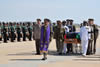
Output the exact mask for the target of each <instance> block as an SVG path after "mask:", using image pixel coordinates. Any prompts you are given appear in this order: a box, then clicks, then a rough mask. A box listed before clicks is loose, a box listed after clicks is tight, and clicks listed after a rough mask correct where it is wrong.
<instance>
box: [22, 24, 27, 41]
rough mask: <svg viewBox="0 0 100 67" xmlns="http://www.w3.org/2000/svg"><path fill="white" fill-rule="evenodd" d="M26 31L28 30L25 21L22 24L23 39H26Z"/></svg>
mask: <svg viewBox="0 0 100 67" xmlns="http://www.w3.org/2000/svg"><path fill="white" fill-rule="evenodd" d="M26 32H27V28H26V26H25V23H23V26H22V34H23V41H26Z"/></svg>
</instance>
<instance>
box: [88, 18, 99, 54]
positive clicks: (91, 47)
mask: <svg viewBox="0 0 100 67" xmlns="http://www.w3.org/2000/svg"><path fill="white" fill-rule="evenodd" d="M88 23H89V26H90V28H91V31H90V32H89V34H90V40H89V44H88V50H87V55H91V54H95V53H96V40H97V38H98V34H99V30H98V28H97V26H96V25H95V24H94V19H88Z"/></svg>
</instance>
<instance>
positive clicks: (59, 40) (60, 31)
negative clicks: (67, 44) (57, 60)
mask: <svg viewBox="0 0 100 67" xmlns="http://www.w3.org/2000/svg"><path fill="white" fill-rule="evenodd" d="M64 33H65V29H64V28H63V27H62V22H61V21H60V20H58V21H57V26H56V27H55V29H54V38H55V39H56V47H57V52H58V53H59V55H62V50H63V43H64Z"/></svg>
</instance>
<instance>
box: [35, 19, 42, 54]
mask: <svg viewBox="0 0 100 67" xmlns="http://www.w3.org/2000/svg"><path fill="white" fill-rule="evenodd" d="M40 37H41V19H37V23H36V25H35V26H34V39H35V44H36V55H40Z"/></svg>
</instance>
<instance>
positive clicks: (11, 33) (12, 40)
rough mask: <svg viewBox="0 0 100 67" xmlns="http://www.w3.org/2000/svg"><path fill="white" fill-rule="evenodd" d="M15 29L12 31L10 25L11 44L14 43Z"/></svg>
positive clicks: (11, 25)
mask: <svg viewBox="0 0 100 67" xmlns="http://www.w3.org/2000/svg"><path fill="white" fill-rule="evenodd" d="M14 32H15V29H14V27H13V24H12V23H10V37H11V42H14V40H15V33H14Z"/></svg>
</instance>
